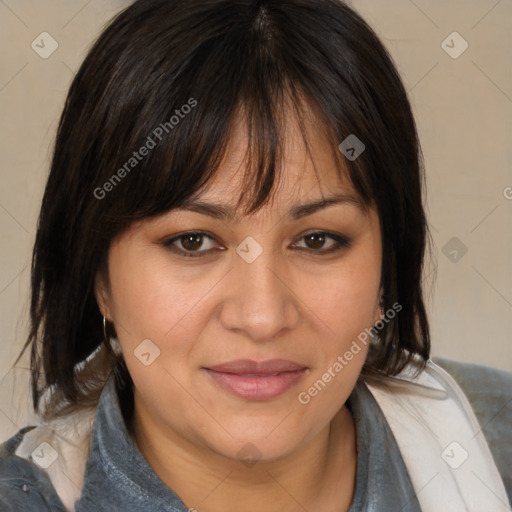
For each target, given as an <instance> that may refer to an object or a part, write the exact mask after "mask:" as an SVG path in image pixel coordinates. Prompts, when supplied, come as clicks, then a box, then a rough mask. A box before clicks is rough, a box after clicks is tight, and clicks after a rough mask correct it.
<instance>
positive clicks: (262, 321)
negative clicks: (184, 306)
mask: <svg viewBox="0 0 512 512" xmlns="http://www.w3.org/2000/svg"><path fill="white" fill-rule="evenodd" d="M241 246H242V248H243V244H241ZM234 265H235V268H234V269H233V271H232V272H230V279H231V282H230V286H229V287H228V291H227V294H226V295H225V300H224V304H223V307H222V312H221V321H222V323H223V325H224V327H225V328H228V329H233V330H241V331H244V332H245V334H246V335H247V336H249V337H251V338H252V339H254V340H268V339H271V338H273V337H275V336H277V335H278V333H279V332H280V331H281V330H283V329H284V328H293V327H295V326H296V325H297V323H298V321H299V318H300V317H299V311H300V308H299V307H298V301H297V299H296V298H295V296H294V294H293V293H292V291H291V289H290V288H289V287H288V286H287V285H286V279H287V271H286V267H285V265H282V264H280V262H279V258H276V257H275V255H274V254H273V253H272V251H270V250H268V251H263V252H262V253H261V254H260V255H259V256H258V257H257V258H256V259H255V260H254V261H252V262H250V263H248V262H247V261H246V260H245V259H244V257H243V253H242V256H238V255H237V256H236V257H235V262H234Z"/></svg>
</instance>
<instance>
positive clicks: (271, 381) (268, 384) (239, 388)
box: [202, 359, 309, 400]
mask: <svg viewBox="0 0 512 512" xmlns="http://www.w3.org/2000/svg"><path fill="white" fill-rule="evenodd" d="M202 370H204V371H205V372H206V373H207V374H208V375H209V376H210V377H211V378H212V380H213V382H214V383H215V384H216V385H217V386H218V387H220V388H221V389H222V390H224V391H226V392H228V393H229V394H231V395H235V396H237V397H239V398H243V399H246V400H270V399H272V398H276V397H278V396H280V395H282V394H283V393H285V392H286V391H288V390H290V389H291V388H292V387H294V386H295V385H297V383H298V382H299V381H300V379H301V378H302V377H303V376H304V375H305V374H306V373H307V372H308V370H309V368H308V367H307V366H304V365H301V364H298V363H295V362H293V361H287V360H284V359H272V360H269V361H264V362H256V361H252V360H248V359H245V360H237V361H230V362H228V363H223V364H220V365H215V366H209V367H203V368H202Z"/></svg>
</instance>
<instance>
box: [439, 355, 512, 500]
mask: <svg viewBox="0 0 512 512" xmlns="http://www.w3.org/2000/svg"><path fill="white" fill-rule="evenodd" d="M433 361H434V362H435V363H436V364H438V365H439V366H441V368H443V369H444V370H445V371H446V372H448V373H449V374H450V375H451V376H452V378H453V379H454V380H455V381H456V382H457V384H458V385H459V386H460V388H461V389H462V391H463V392H464V394H465V395H466V397H467V399H468V401H469V403H470V404H471V407H472V408H473V411H474V412H475V415H476V417H477V419H478V422H479V423H480V426H481V428H482V432H483V434H484V436H485V438H486V440H487V444H488V445H489V448H490V450H491V453H492V455H493V457H494V460H495V461H496V465H497V466H498V469H499V471H500V474H501V476H502V479H503V483H504V484H505V488H506V489H507V492H508V495H509V499H510V500H512V373H511V372H508V371H505V370H499V369H496V368H492V367H489V366H484V365H481V364H475V363H462V362H458V361H451V360H449V359H443V358H434V359H433Z"/></svg>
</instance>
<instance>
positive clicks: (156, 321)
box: [97, 123, 381, 461]
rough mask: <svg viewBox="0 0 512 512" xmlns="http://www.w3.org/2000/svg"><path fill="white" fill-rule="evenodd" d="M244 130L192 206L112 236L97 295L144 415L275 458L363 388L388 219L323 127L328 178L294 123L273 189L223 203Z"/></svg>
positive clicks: (208, 440) (186, 437) (228, 197)
mask: <svg viewBox="0 0 512 512" xmlns="http://www.w3.org/2000/svg"><path fill="white" fill-rule="evenodd" d="M233 133H234V135H233V138H232V142H231V144H230V151H229V153H228V155H227V156H226V159H225V161H224V163H223V165H222V166H221V168H220V169H219V173H218V174H217V175H216V177H215V179H214V180H213V181H212V182H211V183H210V186H209V187H208V189H207V190H205V191H203V192H202V193H201V194H200V195H199V196H198V197H197V198H196V201H195V202H194V203H193V204H196V207H194V208H193V207H191V208H190V209H180V210H172V211H170V212H168V213H167V214H165V215H163V216H161V217H159V218H156V219H150V220H145V221H142V222H140V223H137V224H133V225H131V226H130V228H129V229H128V230H127V231H125V232H124V233H122V234H121V235H120V236H119V237H118V238H117V239H116V240H114V242H113V244H112V246H111V249H110V253H109V280H110V293H109V294H105V293H104V292H103V288H101V287H100V286H98V288H97V297H98V301H99V303H100V308H101V310H102V312H103V313H104V314H105V316H107V318H109V319H110V320H112V321H113V322H114V324H115V328H116V331H117V334H118V339H119V342H120V345H121V349H122V351H123V355H124V358H125V360H126V364H127V367H128V370H129V372H130V374H131V377H132V379H133V381H134V385H135V414H136V415H137V414H138V415H141V416H145V419H146V420H148V421H150V422H151V423H152V424H153V425H155V427H156V428H158V429H159V431H160V432H161V433H163V435H164V436H166V438H168V439H174V440H175V441H176V442H179V443H183V445H190V446H192V445H195V446H196V447H199V448H203V449H205V450H212V451H213V452H214V453H217V454H221V455H223V456H226V457H229V458H233V459H237V458H238V459H240V458H244V457H249V458H251V457H252V458H258V459H261V461H265V460H268V461H270V460H275V459H279V458H280V457H284V456H286V455H289V454H291V453H293V452H294V451H295V450H297V449H298V448H300V447H301V446H305V444H306V443H307V442H308V441H311V440H312V439H313V437H314V436H315V435H316V434H318V433H319V432H320V431H321V430H322V429H324V428H325V427H326V426H328V424H329V422H330V421H331V420H332V419H333V417H334V415H335V414H336V413H337V412H338V411H339V410H340V408H341V407H342V406H343V404H344V402H345V401H346V399H347V398H348V396H349V394H350V392H351V390H352V388H353V387H354V385H355V381H356V379H357V377H358V375H359V373H360V371H361V367H362V366H363V363H364V360H365V357H366V354H367V348H368V347H367V346H366V345H364V344H363V343H361V342H360V341H358V335H360V334H361V333H362V332H364V330H365V329H366V328H369V327H371V326H372V325H373V324H374V323H375V322H376V321H377V320H379V318H380V315H379V306H378V304H379V298H380V293H379V292H380V290H379V283H380V272H381V237H380V228H379V222H378V217H377V214H376V212H375V210H373V209H369V210H368V211H365V210H364V209H363V208H361V206H360V204H359V200H358V198H357V196H356V194H355V191H354V189H353V188H352V187H351V186H350V184H349V183H341V182H340V181H339V179H338V177H337V173H336V172H335V170H334V168H335V161H334V159H333V156H332V154H331V148H330V147H329V146H328V145H327V144H326V143H325V142H324V140H323V139H322V138H321V137H320V136H319V135H316V137H313V136H314V135H315V134H317V133H319V130H317V131H314V130H311V131H310V133H311V134H312V138H311V141H310V142H311V155H312V157H313V160H314V164H315V165H316V168H317V170H318V173H319V175H320V182H319V181H318V179H317V177H316V175H315V171H314V166H313V163H312V161H311V159H310V158H309V157H308V156H307V153H306V149H305V147H304V144H303V140H302V137H301V135H300V132H299V129H298V127H297V125H296V124H293V123H290V124H289V128H288V133H287V137H286V154H285V160H284V162H285V163H284V179H283V182H282V185H281V186H280V187H279V188H278V189H277V192H276V195H275V200H274V201H271V202H270V203H268V204H266V205H265V206H264V207H263V208H262V209H261V210H259V211H258V212H256V213H254V214H252V215H250V216H241V217H234V218H231V217H229V216H226V217H220V216H218V215H217V214H215V215H214V212H219V211H220V210H221V209H222V211H227V212H229V211H230V209H231V208H232V206H233V205H234V203H235V200H236V198H238V195H237V190H238V187H239V186H240V180H241V179H242V178H241V174H242V173H241V172H240V168H241V166H242V165H243V162H242V159H243V156H244V153H245V147H246V146H245V144H246V139H245V135H244V131H243V130H242V129H240V130H234V132H233ZM335 196H338V197H339V198H341V200H340V201H339V202H332V203H331V202H329V203H325V204H324V205H319V204H318V203H319V202H321V201H322V200H323V199H330V198H333V197H335ZM198 201H200V202H201V204H202V205H203V206H199V205H198ZM205 204H208V205H215V208H213V207H211V208H206V207H205V206H204V205H205ZM306 204H308V205H310V204H317V206H312V207H305V206H304V205H306ZM189 232H194V233H193V234H190V233H189ZM197 232H201V234H200V235H198V234H197ZM187 233H188V234H187ZM354 340H355V341H356V342H357V343H356V344H354V343H353V342H354ZM348 352H349V353H350V354H351V355H350V354H348ZM276 360H279V361H276ZM336 362H337V363H338V364H336ZM315 383H316V385H315ZM248 443H250V444H248Z"/></svg>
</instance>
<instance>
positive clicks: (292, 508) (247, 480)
mask: <svg viewBox="0 0 512 512" xmlns="http://www.w3.org/2000/svg"><path fill="white" fill-rule="evenodd" d="M138 406H141V407H143V404H142V403H141V401H140V400H138V399H137V393H136V392H135V413H134V416H133V438H134V442H135V443H136V445H137V446H138V448H139V450H140V451H141V453H142V454H143V455H144V457H145V458H146V460H147V461H148V463H149V464H150V466H151V467H152V469H153V470H154V471H155V473H156V474H157V475H158V477H159V478H160V479H161V480H162V481H163V482H164V483H165V484H166V485H167V486H168V487H170V488H171V489H172V490H173V491H174V492H175V493H176V494H177V495H178V496H179V497H180V498H181V499H182V501H183V502H184V503H185V504H186V505H187V506H188V507H190V510H195V509H197V511H199V512H238V511H239V510H240V504H241V503H243V504H244V507H243V508H244V511H246V512H259V511H261V510H265V511H268V512H273V511H276V512H277V511H279V512H299V511H300V512H303V511H304V510H305V509H306V510H323V511H324V512H331V511H333V512H334V511H335V512H341V511H346V510H348V509H349V507H350V503H351V501H352V498H353V493H354V487H355V475H356V460H357V452H356V435H355V426H354V421H353V418H352V415H351V413H350V411H349V410H348V409H347V407H346V406H343V407H342V408H341V409H340V411H339V412H338V413H337V414H336V416H335V417H334V418H333V420H332V421H331V423H330V424H329V425H327V426H326V427H325V428H324V429H323V430H322V431H320V432H319V433H318V434H317V436H316V437H315V438H314V439H313V440H311V441H310V442H309V443H308V444H306V445H304V446H301V447H300V448H299V449H297V450H296V451H295V452H294V453H292V454H291V455H289V456H287V457H286V458H283V459H279V460H276V461H268V462H267V461H265V462H263V461H260V462H257V463H256V464H254V465H251V466H246V465H244V464H242V463H241V462H240V461H238V460H233V459H229V458H226V457H223V456H221V455H219V454H218V453H216V452H213V451H212V450H210V449H208V448H206V447H203V446H199V445H197V444H195V443H192V442H189V441H187V440H184V439H182V438H181V437H179V436H177V435H176V434H175V433H173V432H169V429H165V427H164V426H160V425H158V424H157V423H156V422H154V421H153V420H152V418H151V416H150V415H149V414H147V411H146V413H145V414H138V411H140V409H138ZM191 475H193V477H192V478H191Z"/></svg>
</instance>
